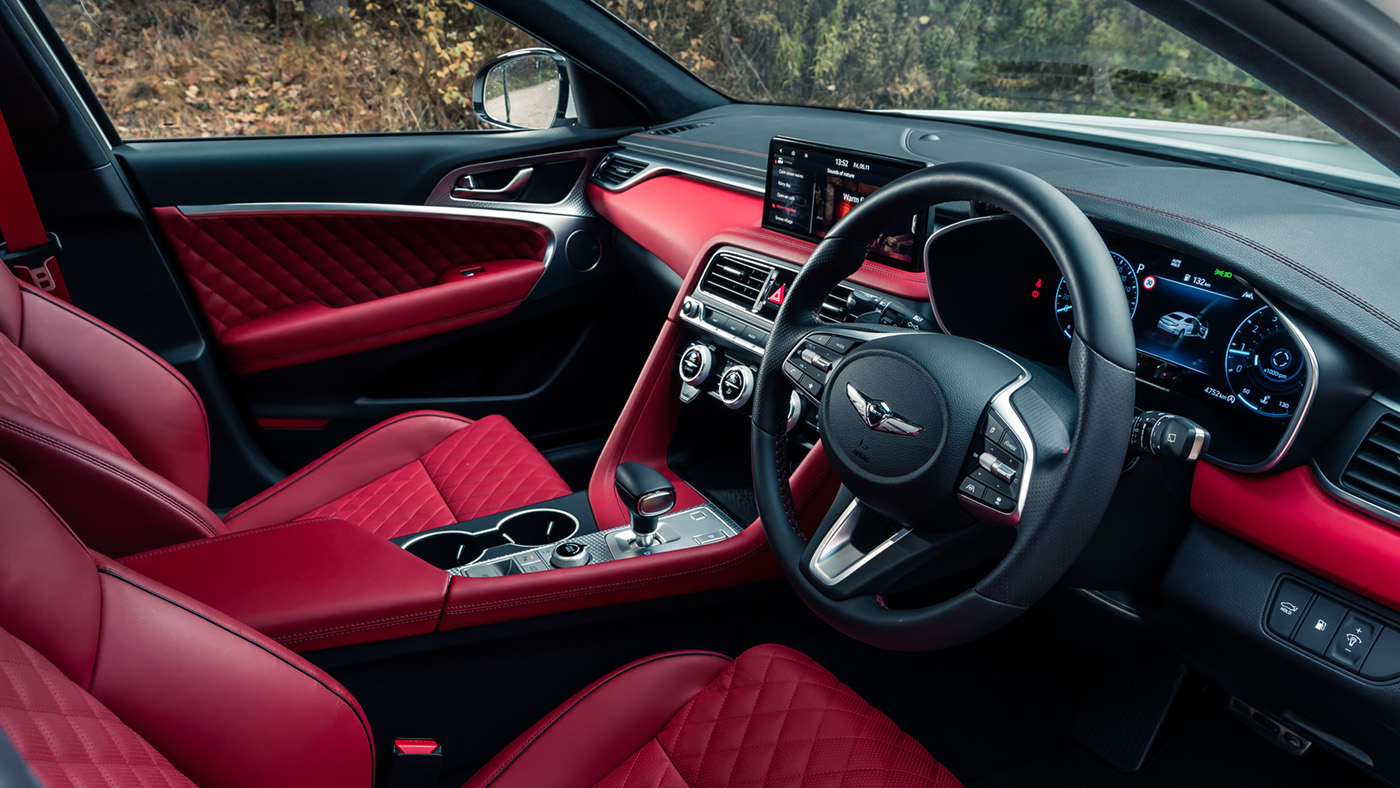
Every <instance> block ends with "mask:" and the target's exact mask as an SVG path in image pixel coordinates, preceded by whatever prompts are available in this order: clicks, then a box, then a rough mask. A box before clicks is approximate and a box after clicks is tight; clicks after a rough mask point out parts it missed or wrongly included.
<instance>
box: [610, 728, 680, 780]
mask: <svg viewBox="0 0 1400 788" xmlns="http://www.w3.org/2000/svg"><path fill="white" fill-rule="evenodd" d="M595 788H690V786H689V785H687V784H686V782H685V779H684V778H682V777H681V775H680V772H678V771H676V767H675V765H674V764H672V763H671V759H670V758H667V757H666V753H665V751H663V750H662V749H661V745H660V744H658V743H657V742H656V740H655V739H652V740H651V741H649V742H647V743H646V744H645V745H644V746H643V747H642V749H640V750H638V751H637V752H636V754H634V755H633V756H632V757H630V758H628V759H627V760H625V761H623V762H622V764H621V765H619V766H618V767H617V768H616V769H613V770H612V772H611V773H609V774H608V775H607V776H606V777H604V778H603V779H601V780H599V781H598V782H597V783H596V785H595Z"/></svg>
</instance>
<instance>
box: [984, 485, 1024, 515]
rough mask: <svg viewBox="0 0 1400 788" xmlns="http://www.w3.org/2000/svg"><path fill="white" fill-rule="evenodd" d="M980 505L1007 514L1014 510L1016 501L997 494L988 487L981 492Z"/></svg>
mask: <svg viewBox="0 0 1400 788" xmlns="http://www.w3.org/2000/svg"><path fill="white" fill-rule="evenodd" d="M982 503H985V504H986V505H988V506H990V507H992V508H993V509H996V510H997V511H998V512H1002V513H1007V512H1010V511H1011V510H1013V509H1015V508H1016V500H1015V499H1014V498H1012V497H1011V496H1010V495H1005V494H1003V493H999V492H997V491H996V490H993V489H991V488H990V487H989V488H987V489H986V490H983V491H982Z"/></svg>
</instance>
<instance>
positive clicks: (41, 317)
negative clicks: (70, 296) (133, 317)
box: [0, 271, 570, 556]
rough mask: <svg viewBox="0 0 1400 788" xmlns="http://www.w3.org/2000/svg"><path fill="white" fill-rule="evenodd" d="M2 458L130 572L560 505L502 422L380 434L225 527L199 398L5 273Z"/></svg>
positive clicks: (342, 451) (447, 419)
mask: <svg viewBox="0 0 1400 788" xmlns="http://www.w3.org/2000/svg"><path fill="white" fill-rule="evenodd" d="M0 458H3V459H4V460H5V462H7V463H10V464H11V465H12V466H13V467H14V468H15V469H16V470H17V471H18V472H19V473H20V474H21V476H23V477H24V478H25V479H26V480H28V481H29V482H30V483H31V484H33V485H34V487H35V488H36V489H37V490H38V491H39V492H40V493H41V494H42V495H44V496H45V498H47V499H48V500H49V501H51V502H52V503H53V505H54V507H55V508H56V509H57V510H58V511H59V512H60V513H61V514H62V515H63V516H64V517H66V518H67V519H68V520H69V522H72V523H74V524H75V526H76V527H77V529H78V534H79V536H81V537H82V538H83V540H84V541H85V542H86V543H87V544H88V545H89V546H90V547H92V548H93V549H94V550H98V551H100V552H102V553H104V554H106V555H112V556H125V555H130V554H132V553H137V552H142V551H145V550H151V549H154V548H158V547H164V546H167V545H170V544H175V543H178V542H186V541H190V540H192V539H199V538H203V537H207V536H217V535H219V534H223V533H227V532H229V531H237V530H246V529H250V528H257V527H260V526H264V525H271V524H275V523H282V522H288V521H293V520H304V519H312V518H319V517H335V518H337V519H341V520H346V521H349V522H351V523H355V524H356V525H360V526H362V527H364V528H367V529H369V530H371V531H373V532H374V533H376V534H379V535H382V536H384V537H385V538H390V537H394V536H398V535H401V534H406V533H414V532H417V531H422V530H424V529H427V528H433V527H436V526H440V525H448V524H451V523H454V522H459V521H461V520H465V519H469V518H472V517H479V516H484V515H487V514H491V513H493V512H498V511H503V510H506V509H512V508H516V507H520V506H525V505H528V504H531V503H537V502H540V501H544V500H548V499H551V498H557V497H559V496H562V495H568V494H569V492H570V490H569V487H568V485H566V484H565V483H564V481H563V480H562V479H561V478H559V475H558V474H557V473H556V472H555V471H554V469H553V468H552V467H550V465H549V463H548V462H547V461H545V459H544V457H542V456H541V455H540V453H539V452H538V451H536V450H535V448H534V447H533V446H531V445H530V443H529V442H528V441H527V440H526V439H525V438H524V437H523V436H522V435H521V434H520V433H519V432H517V431H516V430H515V428H514V427H512V426H511V425H510V423H509V422H508V421H506V420H505V419H504V418H501V417H499V416H489V417H487V418H484V419H481V420H479V421H472V420H470V419H465V418H462V417H460V416H454V415H452V414H447V413H436V412H426V411H421V412H416V413H408V414H405V415H402V416H399V417H396V418H393V419H390V420H388V421H385V422H383V423H381V424H379V425H377V426H375V427H372V428H371V429H369V430H366V431H365V432H364V433H361V434H360V435H358V436H356V437H355V438H353V439H351V440H350V441H348V442H347V443H345V444H344V445H342V446H340V447H338V448H336V449H335V450H333V451H331V452H330V453H328V454H326V455H325V456H324V457H322V458H320V459H319V460H316V461H315V462H313V463H311V464H310V465H309V466H307V467H306V468H304V469H302V470H300V471H298V472H297V473H295V474H293V475H291V476H290V477H288V478H287V479H285V480H284V481H282V482H281V483H279V484H277V485H275V486H274V487H272V488H271V489H269V490H267V491H266V492H264V493H262V494H261V495H259V496H257V497H256V498H254V499H252V500H251V501H248V502H247V503H245V504H243V505H241V506H239V507H237V508H236V509H234V510H233V511H232V512H230V513H229V515H228V516H227V517H226V518H225V519H223V520H220V519H219V518H218V517H217V516H216V515H215V514H214V513H213V512H212V511H210V509H209V507H208V506H207V505H206V504H205V496H206V495H207V493H208V488H209V429H208V424H207V422H206V417H205V413H204V406H203V404H202V403H201V402H200V399H199V396H198V395H197V394H196V393H195V391H194V388H193V387H191V386H190V384H189V382H188V381H186V380H185V379H184V377H183V376H181V375H180V373H178V372H176V371H175V370H174V369H173V368H172V367H170V365H168V364H166V363H165V362H164V361H162V360H161V359H160V358H158V357H157V356H155V355H154V354H153V353H151V352H150V351H148V350H146V349H145V348H143V347H141V346H140V345H138V344H137V343H136V342H135V341H133V340H132V339H131V338H129V337H127V336H125V335H123V334H121V333H120V332H118V331H116V330H115V329H113V328H112V327H110V326H108V325H106V324H104V323H102V322H100V321H98V320H96V319H94V318H93V317H91V316H90V315H87V314H85V313H83V312H82V311H81V310H78V309H76V308H74V307H72V306H69V305H68V304H65V303H63V302H61V301H58V300H56V299H53V298H50V297H49V296H47V295H45V294H44V293H41V292H40V291H38V290H35V289H33V288H31V287H29V286H27V285H21V284H20V283H19V282H17V281H16V280H15V278H14V277H13V276H12V275H10V274H9V272H8V271H6V272H4V273H0Z"/></svg>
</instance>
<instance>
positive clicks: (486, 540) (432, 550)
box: [403, 531, 503, 569]
mask: <svg viewBox="0 0 1400 788" xmlns="http://www.w3.org/2000/svg"><path fill="white" fill-rule="evenodd" d="M502 543H503V542H502V540H501V539H500V538H499V537H498V536H497V535H496V534H495V533H488V534H469V533H467V532H465V531H438V532H436V533H431V534H428V535H426V536H422V537H420V538H418V539H414V540H413V541H411V542H408V543H406V544H405V545H404V546H403V549H405V550H407V551H408V552H410V553H412V554H414V555H416V556H418V557H419V558H421V559H423V560H424V561H427V562H428V563H430V564H432V565H433V566H436V567H437V568H439V569H455V568H457V567H459V566H464V565H466V564H470V563H471V562H472V561H475V560H476V559H478V558H480V557H481V556H482V555H484V554H485V553H486V548H488V547H494V546H495V545H498V544H502Z"/></svg>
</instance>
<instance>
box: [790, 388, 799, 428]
mask: <svg viewBox="0 0 1400 788" xmlns="http://www.w3.org/2000/svg"><path fill="white" fill-rule="evenodd" d="M801 423H802V397H801V396H800V395H799V394H798V393H797V392H796V391H793V392H791V393H790V394H788V413H787V431H788V432H792V431H793V430H794V429H795V428H796V427H797V425H798V424H801Z"/></svg>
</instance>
